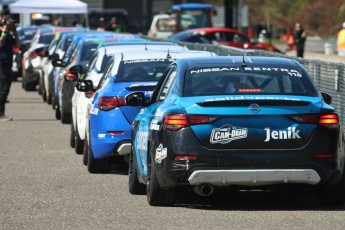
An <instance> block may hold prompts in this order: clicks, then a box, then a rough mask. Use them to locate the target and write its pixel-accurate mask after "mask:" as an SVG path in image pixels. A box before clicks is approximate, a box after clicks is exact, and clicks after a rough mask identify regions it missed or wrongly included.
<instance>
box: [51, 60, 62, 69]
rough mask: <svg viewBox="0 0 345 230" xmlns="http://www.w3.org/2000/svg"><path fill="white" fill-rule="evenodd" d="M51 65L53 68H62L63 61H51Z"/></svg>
mask: <svg viewBox="0 0 345 230" xmlns="http://www.w3.org/2000/svg"><path fill="white" fill-rule="evenodd" d="M52 65H53V66H54V67H63V66H64V64H63V61H62V60H61V59H56V60H53V61H52Z"/></svg>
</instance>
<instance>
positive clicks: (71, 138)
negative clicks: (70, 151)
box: [69, 122, 75, 148]
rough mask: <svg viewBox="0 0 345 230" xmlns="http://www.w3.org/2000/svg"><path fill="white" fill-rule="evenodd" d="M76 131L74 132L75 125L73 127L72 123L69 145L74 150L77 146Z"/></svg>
mask: <svg viewBox="0 0 345 230" xmlns="http://www.w3.org/2000/svg"><path fill="white" fill-rule="evenodd" d="M74 142H75V130H74V125H73V122H72V123H71V134H70V137H69V145H70V146H71V147H72V148H74V145H75V143H74Z"/></svg>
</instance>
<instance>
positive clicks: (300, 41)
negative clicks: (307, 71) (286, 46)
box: [293, 23, 307, 58]
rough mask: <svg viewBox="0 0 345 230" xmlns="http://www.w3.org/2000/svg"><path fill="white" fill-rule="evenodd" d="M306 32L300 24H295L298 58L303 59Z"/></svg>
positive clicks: (294, 34)
mask: <svg viewBox="0 0 345 230" xmlns="http://www.w3.org/2000/svg"><path fill="white" fill-rule="evenodd" d="M306 37H307V36H306V32H305V31H304V29H303V27H302V25H301V24H300V23H296V24H295V31H294V33H293V38H294V43H295V47H296V51H297V57H301V58H303V56H304V45H305V41H306Z"/></svg>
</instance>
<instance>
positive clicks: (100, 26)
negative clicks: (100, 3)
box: [97, 18, 105, 31]
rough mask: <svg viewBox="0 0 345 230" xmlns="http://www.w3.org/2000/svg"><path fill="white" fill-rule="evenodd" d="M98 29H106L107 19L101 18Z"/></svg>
mask: <svg viewBox="0 0 345 230" xmlns="http://www.w3.org/2000/svg"><path fill="white" fill-rule="evenodd" d="M97 31H105V21H104V18H100V19H99V26H98V27H97Z"/></svg>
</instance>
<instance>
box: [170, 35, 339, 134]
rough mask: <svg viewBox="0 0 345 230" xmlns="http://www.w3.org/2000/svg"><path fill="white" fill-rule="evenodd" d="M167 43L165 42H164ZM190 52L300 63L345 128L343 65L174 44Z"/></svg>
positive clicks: (199, 45) (281, 55) (262, 53)
mask: <svg viewBox="0 0 345 230" xmlns="http://www.w3.org/2000/svg"><path fill="white" fill-rule="evenodd" d="M165 41H167V40H165ZM173 42H175V43H178V44H180V45H182V46H185V47H187V48H188V49H191V50H205V51H210V52H214V53H215V54H217V55H220V56H239V55H240V56H242V55H243V52H245V55H246V56H269V57H284V58H289V59H294V60H296V61H298V62H300V63H301V64H302V65H303V66H304V67H305V68H306V69H307V71H308V72H309V74H310V76H311V78H312V80H313V81H314V83H315V85H316V86H317V87H318V89H319V90H320V91H322V92H325V93H327V94H329V95H331V96H332V106H333V107H334V108H335V109H336V110H337V112H338V114H339V118H340V122H341V125H342V127H345V108H344V106H343V105H344V104H345V87H344V86H345V64H342V63H334V62H326V61H319V60H312V59H302V58H297V57H291V56H287V55H284V54H280V53H275V52H268V51H263V50H242V49H238V48H233V47H228V46H219V45H212V44H196V43H187V42H176V41H173Z"/></svg>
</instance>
